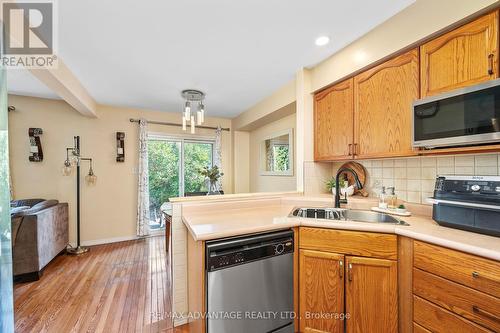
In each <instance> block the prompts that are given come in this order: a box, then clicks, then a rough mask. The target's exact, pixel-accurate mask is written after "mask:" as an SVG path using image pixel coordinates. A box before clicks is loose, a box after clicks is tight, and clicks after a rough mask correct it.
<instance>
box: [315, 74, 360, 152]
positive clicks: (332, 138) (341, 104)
mask: <svg viewBox="0 0 500 333" xmlns="http://www.w3.org/2000/svg"><path fill="white" fill-rule="evenodd" d="M352 85H353V79H352V78H351V79H348V80H346V81H343V82H341V83H338V84H336V85H334V86H332V87H330V88H328V89H327V90H325V91H322V92H320V93H318V94H316V95H314V160H315V161H333V160H345V159H351V158H352V154H353V130H354V129H353V126H354V124H353V122H354V116H353V106H352V103H353V95H352V94H353V87H352Z"/></svg>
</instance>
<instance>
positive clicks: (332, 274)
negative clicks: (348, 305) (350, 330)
mask: <svg viewBox="0 0 500 333" xmlns="http://www.w3.org/2000/svg"><path fill="white" fill-rule="evenodd" d="M299 256H300V262H299V265H300V269H299V281H300V282H299V294H300V317H301V319H300V332H315V333H320V332H335V333H342V332H344V323H343V321H342V320H341V318H338V319H337V317H336V316H338V315H340V314H343V312H344V255H342V254H337V253H329V252H320V251H310V250H300V252H299Z"/></svg>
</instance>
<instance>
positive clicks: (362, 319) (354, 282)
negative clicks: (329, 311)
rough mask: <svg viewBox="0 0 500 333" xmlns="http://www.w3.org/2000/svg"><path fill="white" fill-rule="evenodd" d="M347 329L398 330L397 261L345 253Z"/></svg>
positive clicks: (387, 331) (388, 332)
mask: <svg viewBox="0 0 500 333" xmlns="http://www.w3.org/2000/svg"><path fill="white" fill-rule="evenodd" d="M346 265H347V267H346V269H347V272H346V273H347V281H346V301H345V302H346V315H347V316H349V319H347V320H346V329H347V330H346V331H347V332H348V333H351V332H360V333H362V332H384V333H390V332H397V331H398V283H397V279H398V273H397V262H396V261H392V260H385V259H372V258H361V257H346Z"/></svg>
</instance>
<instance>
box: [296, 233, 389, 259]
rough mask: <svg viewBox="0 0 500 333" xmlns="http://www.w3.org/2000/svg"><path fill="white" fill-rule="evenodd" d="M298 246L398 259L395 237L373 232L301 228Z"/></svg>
mask: <svg viewBox="0 0 500 333" xmlns="http://www.w3.org/2000/svg"><path fill="white" fill-rule="evenodd" d="M299 246H300V248H302V249H310V250H319V251H328V252H336V253H343V254H347V255H355V256H362V257H374V258H382V259H392V260H396V259H397V258H398V242H397V236H396V235H388V234H378V233H373V232H359V231H346V230H334V229H324V228H306V227H301V228H300V233H299Z"/></svg>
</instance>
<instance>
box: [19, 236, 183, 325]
mask: <svg viewBox="0 0 500 333" xmlns="http://www.w3.org/2000/svg"><path fill="white" fill-rule="evenodd" d="M170 281H171V272H170V263H169V259H168V256H167V252H166V249H165V238H164V236H155V237H150V238H146V239H141V240H136V241H128V242H120V243H113V244H106V245H98V246H93V247H92V248H91V250H90V252H89V253H87V254H85V255H82V256H78V257H72V256H68V255H61V256H59V257H57V258H55V259H54V260H53V261H52V262H51V263H50V264H49V265H47V267H46V268H45V271H44V274H43V276H42V278H41V279H40V280H39V281H36V282H30V283H23V284H17V285H15V287H14V288H15V290H14V311H15V329H16V332H18V333H24V332H56V333H65V332H120V333H122V332H151V333H153V332H168V333H173V332H188V331H189V330H188V329H187V328H186V327H185V328H183V329H175V330H174V329H173V328H172V323H171V321H170V319H169V318H168V313H169V312H170V311H171V301H172V297H171V290H170V289H171V288H170V283H171V282H170Z"/></svg>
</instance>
